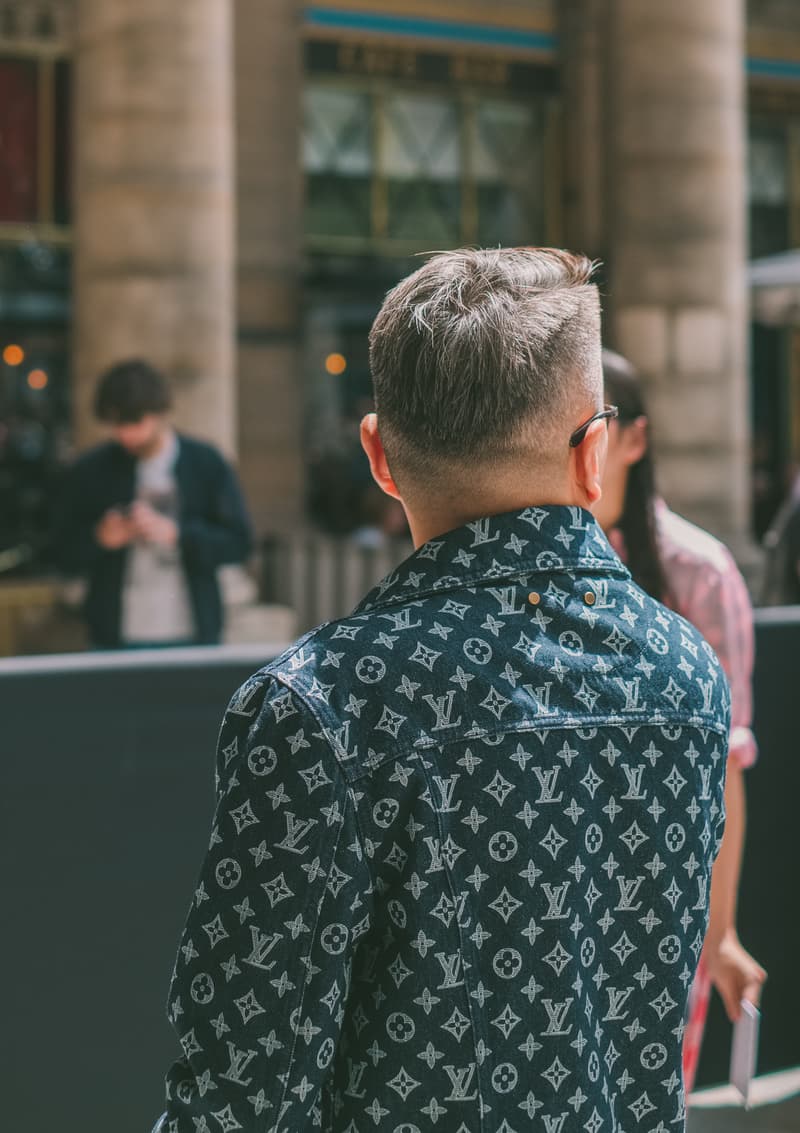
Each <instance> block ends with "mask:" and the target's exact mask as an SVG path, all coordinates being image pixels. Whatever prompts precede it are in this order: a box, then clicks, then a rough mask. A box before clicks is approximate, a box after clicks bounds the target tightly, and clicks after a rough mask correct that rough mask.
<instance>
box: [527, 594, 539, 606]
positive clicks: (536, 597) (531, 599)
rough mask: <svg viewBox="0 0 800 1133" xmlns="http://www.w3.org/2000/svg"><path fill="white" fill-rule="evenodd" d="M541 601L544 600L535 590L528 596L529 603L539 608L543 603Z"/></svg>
mask: <svg viewBox="0 0 800 1133" xmlns="http://www.w3.org/2000/svg"><path fill="white" fill-rule="evenodd" d="M541 600H542V597H541V595H540V594H537V593H536V591H535V590H532V591H531V592H530V594H529V595H528V601H529V602H530V604H531V605H532V606H538V605H539V603H540V602H541Z"/></svg>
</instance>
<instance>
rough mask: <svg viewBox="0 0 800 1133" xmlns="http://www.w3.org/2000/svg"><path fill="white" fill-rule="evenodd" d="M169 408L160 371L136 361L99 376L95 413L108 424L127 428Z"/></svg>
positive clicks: (170, 405) (169, 395) (120, 364)
mask: <svg viewBox="0 0 800 1133" xmlns="http://www.w3.org/2000/svg"><path fill="white" fill-rule="evenodd" d="M171 407H172V394H171V393H170V388H169V383H168V382H167V379H166V378H165V377H164V375H163V374H162V373H161V371H160V370H157V369H156V368H155V366H151V365H150V363H149V362H144V361H142V360H141V359H138V358H132V359H128V360H126V361H125V362H118V363H117V364H116V365H115V366H112V367H111V369H110V370H106V372H105V373H104V374H103V375H102V376H101V377H100V380H99V381H98V383H97V389H96V390H95V395H94V413H95V417H97V419H98V420H99V421H105V422H106V423H107V424H110V425H130V424H133V423H134V422H136V421H141V419H142V418H143V417H146V416H147V415H148V414H149V413H166V412H167V411H168V410H169V409H170V408H171Z"/></svg>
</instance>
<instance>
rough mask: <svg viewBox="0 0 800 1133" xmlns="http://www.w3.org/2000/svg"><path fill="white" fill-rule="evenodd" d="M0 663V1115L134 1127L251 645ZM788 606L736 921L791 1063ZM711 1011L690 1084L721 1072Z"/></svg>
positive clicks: (794, 812)
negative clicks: (217, 754) (231, 707)
mask: <svg viewBox="0 0 800 1133" xmlns="http://www.w3.org/2000/svg"><path fill="white" fill-rule="evenodd" d="M271 652H272V653H274V652H276V650H272V651H270V650H268V649H264V650H262V651H259V650H253V649H252V648H248V649H247V650H235V649H231V648H225V649H207V650H181V651H174V652H161V653H155V654H146V655H145V654H105V655H97V656H93V657H80V658H66V659H60V658H43V659H31V660H23V661H19V662H14V661H11V662H0V721H1V722H2V731H0V736H2V747H1V748H0V823H2V825H1V826H0V831H1V833H0V849H1V851H2V853H1V856H0V886H1V887H2V888H1V890H0V893H1V897H2V905H1V906H0V908H1V909H2V913H1V914H0V916H1V919H0V926H2V927H1V928H0V972H1V973H2V976H1V977H0V987H2V1007H1V1008H0V1044H2V1045H1V1046H0V1091H1V1092H0V1114H2V1120H0V1129H2V1130H3V1133H5V1130H8V1131H9V1133H10V1131H11V1130H21V1131H22V1130H24V1133H53V1131H56V1130H57V1131H58V1133H73V1131H74V1133H110V1131H112V1130H113V1133H149V1130H150V1127H151V1124H152V1122H153V1120H154V1119H155V1117H156V1116H157V1115H158V1113H159V1112H160V1105H161V1098H162V1081H161V1080H162V1075H163V1072H164V1070H165V1069H166V1067H167V1065H168V1063H169V1062H170V1061H171V1060H172V1059H173V1058H174V1057H175V1056H176V1053H177V1050H178V1048H177V1043H176V1040H175V1038H174V1036H173V1033H172V1030H171V1028H170V1027H169V1025H168V1024H167V1022H166V1018H165V1011H164V1003H165V999H166V993H167V986H168V982H169V976H170V970H171V965H172V960H173V958H174V954H175V951H176V948H177V943H178V937H179V935H180V932H181V928H182V925H183V919H184V915H185V912H186V908H187V906H188V902H189V900H190V898H191V894H192V891H193V885H194V882H195V880H196V875H197V871H198V868H199V865H200V862H201V858H202V855H203V853H204V850H205V847H206V844H207V839H208V833H209V829H210V823H211V814H212V808H213V792H212V779H213V756H214V746H215V741H216V733H217V728H218V725H219V721H220V718H221V714H222V711H223V709H224V707H225V704H226V702H227V700H228V698H229V697H230V695H231V694H232V692H233V691H234V690H235V688H236V687H237V686H238V684H239V683H240V682H241V681H242V680H243V679H244V677H245V676H247V675H248V674H249V673H251V672H253V671H254V670H255V669H257V668H259V666H260V665H261V664H262V663H264V661H265V660H266V659H267V657H268V656H269V655H270V653H271ZM798 655H800V611H797V612H794V611H792V612H787V611H777V612H775V611H770V612H769V613H768V614H764V615H763V616H760V619H759V626H758V669H757V677H756V700H757V732H758V738H759V741H760V744H761V748H762V761H761V763H760V765H759V766H758V767H757V768H756V769H755V770H754V771H752V772H751V773H750V775H749V795H750V809H751V819H750V829H749V835H748V853H747V858H746V864H745V870H744V876H743V882H742V893H741V913H740V926H741V931H742V937H743V939H744V940H745V942H746V943H747V944H748V945H749V946H750V948H751V949H752V951H753V952H754V954H755V955H756V956H758V958H759V959H760V960H762V961H763V962H764V964H765V966H766V967H767V968H768V969H769V971H770V983H769V987H768V990H767V992H766V994H765V1000H764V1024H763V1043H762V1059H761V1063H760V1070H761V1071H762V1072H763V1071H768V1070H775V1069H779V1068H781V1067H784V1066H788V1065H796V1064H798V1063H800V1042H799V1040H798V1035H800V1027H798V1019H799V1018H800V978H799V977H798V973H797V962H796V957H797V955H798V949H799V948H800V945H799V944H798V940H800V897H799V896H798V894H799V893H800V882H799V881H798V864H799V863H800V851H798V841H799V840H800V839H799V836H800V805H799V804H800V752H798V750H797V748H798V743H797V739H796V735H795V720H796V717H795V712H794V697H800V688H798V685H799V684H800V681H799V680H798V678H799V677H800V666H798V661H797V658H798ZM729 1043H730V1029H729V1027H728V1026H727V1024H725V1023H724V1021H723V1020H722V1019H721V1018H720V1017H719V1013H718V1012H715V1013H714V1015H713V1016H712V1020H711V1026H710V1030H709V1034H708V1038H707V1043H706V1049H705V1053H704V1059H703V1064H702V1067H701V1074H702V1081H705V1082H709V1081H721V1080H724V1079H725V1077H726V1075H727V1060H728V1050H729Z"/></svg>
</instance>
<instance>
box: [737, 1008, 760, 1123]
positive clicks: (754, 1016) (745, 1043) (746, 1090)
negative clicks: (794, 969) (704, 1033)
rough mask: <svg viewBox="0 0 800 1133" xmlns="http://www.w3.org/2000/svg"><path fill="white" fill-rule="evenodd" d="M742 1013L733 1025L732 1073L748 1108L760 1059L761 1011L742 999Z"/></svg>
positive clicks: (743, 1101) (738, 1090) (738, 1091)
mask: <svg viewBox="0 0 800 1133" xmlns="http://www.w3.org/2000/svg"><path fill="white" fill-rule="evenodd" d="M741 1007H742V1013H741V1015H740V1016H739V1021H738V1022H737V1023H735V1024H734V1027H733V1043H732V1045H731V1074H730V1080H731V1085H732V1086H733V1088H734V1089H735V1090H736V1091H737V1093H739V1094H740V1095H741V1098H742V1103H743V1104H744V1107H745V1109H747V1107H748V1104H749V1102H750V1086H751V1084H752V1081H753V1078H754V1077H755V1073H756V1062H757V1060H758V1030H759V1025H760V1023H761V1012H760V1011H759V1010H758V1008H757V1007H754V1006H753V1004H752V1003H750V1002H748V1000H746V999H743V1000H742V1004H741Z"/></svg>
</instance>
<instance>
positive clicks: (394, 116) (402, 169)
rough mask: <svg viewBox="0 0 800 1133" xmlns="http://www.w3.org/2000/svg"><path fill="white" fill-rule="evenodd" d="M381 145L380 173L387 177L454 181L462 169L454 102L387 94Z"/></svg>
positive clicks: (456, 112) (426, 96) (456, 111)
mask: <svg viewBox="0 0 800 1133" xmlns="http://www.w3.org/2000/svg"><path fill="white" fill-rule="evenodd" d="M383 147H384V148H383V154H382V159H381V165H382V172H383V173H384V174H386V175H387V176H388V177H391V178H393V179H395V180H404V181H416V180H418V179H425V180H431V181H449V180H457V179H458V177H459V175H460V172H461V140H460V135H459V120H458V107H457V104H456V103H455V102H454V101H453V100H452V99H448V98H437V97H433V96H431V95H418V94H393V95H390V96H389V97H388V98H387V100H386V133H385V137H384V141H383Z"/></svg>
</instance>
